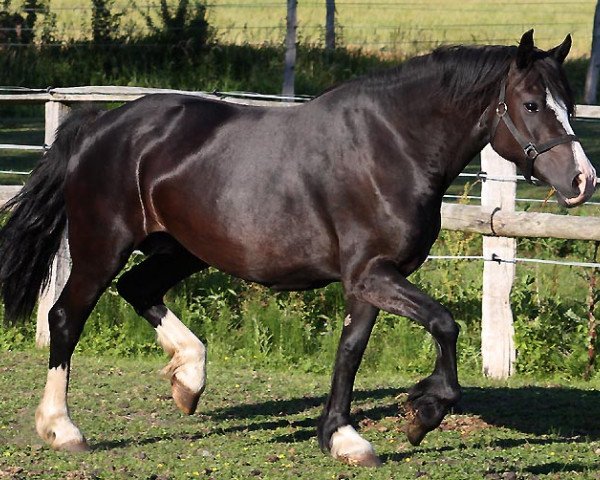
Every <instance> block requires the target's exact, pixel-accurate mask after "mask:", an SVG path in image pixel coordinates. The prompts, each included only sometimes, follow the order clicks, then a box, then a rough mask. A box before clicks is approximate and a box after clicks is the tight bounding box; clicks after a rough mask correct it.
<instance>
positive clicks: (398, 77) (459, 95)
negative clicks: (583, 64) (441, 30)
mask: <svg viewBox="0 0 600 480" xmlns="http://www.w3.org/2000/svg"><path fill="white" fill-rule="evenodd" d="M516 54H517V47H515V46H499V45H486V46H465V45H455V46H444V47H440V48H437V49H436V50H434V51H433V52H432V53H430V54H427V55H422V56H419V57H414V58H412V59H410V60H407V61H406V62H404V63H402V64H400V65H398V66H396V67H393V68H390V69H387V70H383V71H379V72H374V73H370V74H367V75H364V76H361V77H358V78H356V79H353V80H350V81H348V82H345V83H342V84H340V85H337V86H334V87H333V88H331V89H329V90H326V91H325V92H323V94H325V93H328V92H333V91H336V90H338V89H340V90H341V89H345V88H352V89H359V90H361V91H380V92H382V91H390V92H392V91H395V92H397V91H398V89H399V88H400V89H401V87H402V85H408V84H413V83H415V82H418V81H419V80H421V79H425V78H426V77H427V78H429V79H431V78H435V79H437V81H436V82H433V83H431V82H430V83H431V87H430V88H433V91H430V92H428V95H429V96H430V98H440V99H442V98H443V99H444V100H445V101H448V102H450V103H452V104H456V105H462V104H466V103H468V104H470V105H472V104H473V99H477V102H476V103H477V104H479V105H484V104H486V103H487V102H488V101H489V99H490V97H491V96H492V95H494V94H497V92H498V89H499V85H500V81H501V79H502V78H504V77H506V75H507V74H508V69H509V67H510V62H511V60H512V59H514V58H515V56H516ZM534 55H535V60H536V61H535V62H534V63H533V67H532V68H535V69H536V70H537V71H538V72H539V73H540V75H541V76H542V81H543V82H544V84H545V85H546V86H547V87H548V88H549V90H550V91H551V92H552V93H553V94H557V95H558V96H559V98H561V99H563V100H564V102H565V104H566V106H567V108H568V110H569V112H570V113H572V111H573V107H574V100H573V94H572V92H571V90H570V88H569V84H568V82H567V80H566V77H565V74H564V71H563V69H562V68H560V67H559V65H558V63H557V62H555V61H551V60H550V58H549V57H550V55H549V54H548V53H547V52H544V51H542V50H537V49H536V50H535V53H534Z"/></svg>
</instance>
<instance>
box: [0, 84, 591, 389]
mask: <svg viewBox="0 0 600 480" xmlns="http://www.w3.org/2000/svg"><path fill="white" fill-rule="evenodd" d="M165 91H171V90H164V89H163V90H158V89H141V88H123V87H82V88H67V89H52V90H49V91H44V92H42V91H38V92H23V91H21V92H18V93H14V92H13V93H4V94H0V104H2V103H9V102H19V103H31V102H33V103H44V104H45V132H46V136H45V146H31V145H29V146H21V148H29V149H36V150H39V149H41V148H44V147H47V146H48V145H50V144H51V143H52V141H53V140H54V134H55V131H56V128H57V126H58V125H59V124H60V122H61V120H62V119H63V118H64V116H65V115H66V114H67V113H68V111H69V105H71V104H73V103H82V102H90V101H94V102H109V103H110V102H123V101H130V100H134V99H136V98H139V97H140V96H143V95H145V94H148V93H158V92H163V93H164V92H165ZM186 93H188V94H190V93H191V94H193V95H197V96H200V97H209V98H220V99H221V100H222V101H229V102H236V103H245V104H261V105H273V106H278V107H285V106H287V107H291V108H294V106H293V105H295V104H294V103H290V102H281V101H278V102H273V101H272V100H271V99H272V97H270V96H269V97H267V98H266V99H257V98H252V99H248V98H236V96H237V95H236V94H234V95H232V96H231V97H228V98H227V96H226V98H223V95H220V96H216V95H211V94H207V93H203V92H186ZM269 100H271V101H270V102H269ZM300 100H304V99H300ZM583 112H584V114H585V115H586V116H587V117H590V118H600V107H586V108H585V109H583ZM2 148H4V149H14V148H15V146H14V145H0V149H2ZM481 167H482V172H480V173H479V174H478V177H479V178H480V179H482V180H485V181H484V182H483V188H482V192H481V205H480V206H473V205H471V206H470V205H461V204H444V205H443V207H442V228H445V229H450V230H460V231H466V232H476V233H480V234H483V235H484V242H483V252H482V255H481V256H477V257H463V258H466V259H469V260H473V259H477V260H482V261H483V262H484V269H483V292H482V294H483V301H482V356H483V369H484V372H485V373H486V374H487V375H489V376H492V377H496V378H504V377H507V376H509V375H510V374H511V373H513V370H514V361H515V356H516V352H515V347H514V341H513V333H514V331H513V316H512V310H511V307H510V292H511V288H512V284H513V281H514V277H515V265H516V263H517V262H520V261H526V260H527V259H519V258H518V257H517V252H516V245H517V244H516V240H515V238H517V237H550V238H569V239H582V240H596V241H600V217H575V216H564V215H555V214H549V213H530V212H516V211H515V202H516V184H517V182H518V181H519V180H522V177H520V176H518V175H517V174H516V168H515V166H514V164H512V163H510V162H507V161H505V160H504V159H502V158H501V157H498V156H497V154H495V153H494V152H493V150H492V149H491V148H490V147H489V146H488V147H486V149H484V151H483V152H482V163H481ZM18 188H19V187H18V186H17V187H15V186H11V187H3V188H2V189H0V192H1V193H2V196H3V197H4V198H6V197H7V196H11V195H13V194H15V193H16V191H18ZM438 258H440V257H432V258H431V259H432V260H436V259H438ZM445 258H450V257H445ZM457 259H458V257H457ZM529 260H534V261H535V259H529ZM557 263H561V262H557ZM570 264H571V265H577V266H581V267H592V268H598V267H600V264H596V263H573V262H571V263H570ZM68 270H69V261H68V248H67V244H66V242H65V241H63V245H62V246H61V250H60V251H59V254H58V255H57V257H56V260H55V265H54V269H53V275H52V278H51V282H50V285H49V287H48V289H47V290H46V291H45V292H43V294H42V296H41V298H40V305H39V308H38V323H37V326H38V328H37V343H38V344H39V345H46V344H47V343H48V327H47V313H48V309H49V308H50V307H51V306H52V304H53V303H54V301H55V299H56V297H57V295H58V293H59V292H60V290H61V289H62V287H63V285H64V282H65V281H66V277H67V275H68Z"/></svg>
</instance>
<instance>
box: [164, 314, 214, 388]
mask: <svg viewBox="0 0 600 480" xmlns="http://www.w3.org/2000/svg"><path fill="white" fill-rule="evenodd" d="M156 335H157V339H158V343H160V345H161V346H162V347H163V348H164V349H165V352H167V354H169V355H170V356H172V357H173V358H172V359H171V361H170V362H169V364H168V365H167V366H166V367H165V369H164V370H163V373H164V374H165V375H167V376H169V377H172V376H173V375H176V376H177V379H178V380H179V381H180V382H181V383H182V384H183V385H185V386H186V387H187V388H189V389H190V390H191V391H192V392H200V391H202V390H203V389H204V383H205V381H206V347H205V346H204V344H203V343H202V342H201V341H200V340H198V338H197V337H196V335H194V334H193V333H192V332H191V331H190V330H189V329H188V328H187V327H186V326H185V325H184V324H183V323H182V322H181V320H179V319H178V318H177V317H176V316H175V315H174V314H173V313H172V312H171V311H170V310H167V314H166V315H165V316H164V317H163V318H162V319H161V322H160V325H159V326H158V327H156Z"/></svg>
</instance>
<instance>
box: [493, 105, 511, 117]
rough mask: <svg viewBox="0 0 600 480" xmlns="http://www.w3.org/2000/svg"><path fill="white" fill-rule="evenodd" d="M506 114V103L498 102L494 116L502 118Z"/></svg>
mask: <svg viewBox="0 0 600 480" xmlns="http://www.w3.org/2000/svg"><path fill="white" fill-rule="evenodd" d="M507 112H508V105H506V102H500V103H499V104H498V106H497V107H496V115H498V116H499V117H500V118H502V117H503V116H504V115H506V113H507Z"/></svg>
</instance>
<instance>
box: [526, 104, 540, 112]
mask: <svg viewBox="0 0 600 480" xmlns="http://www.w3.org/2000/svg"><path fill="white" fill-rule="evenodd" d="M523 106H524V107H525V109H526V110H527V111H528V112H529V113H535V112H538V111H539V110H540V107H539V106H538V104H537V103H535V102H526V103H524V104H523Z"/></svg>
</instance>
